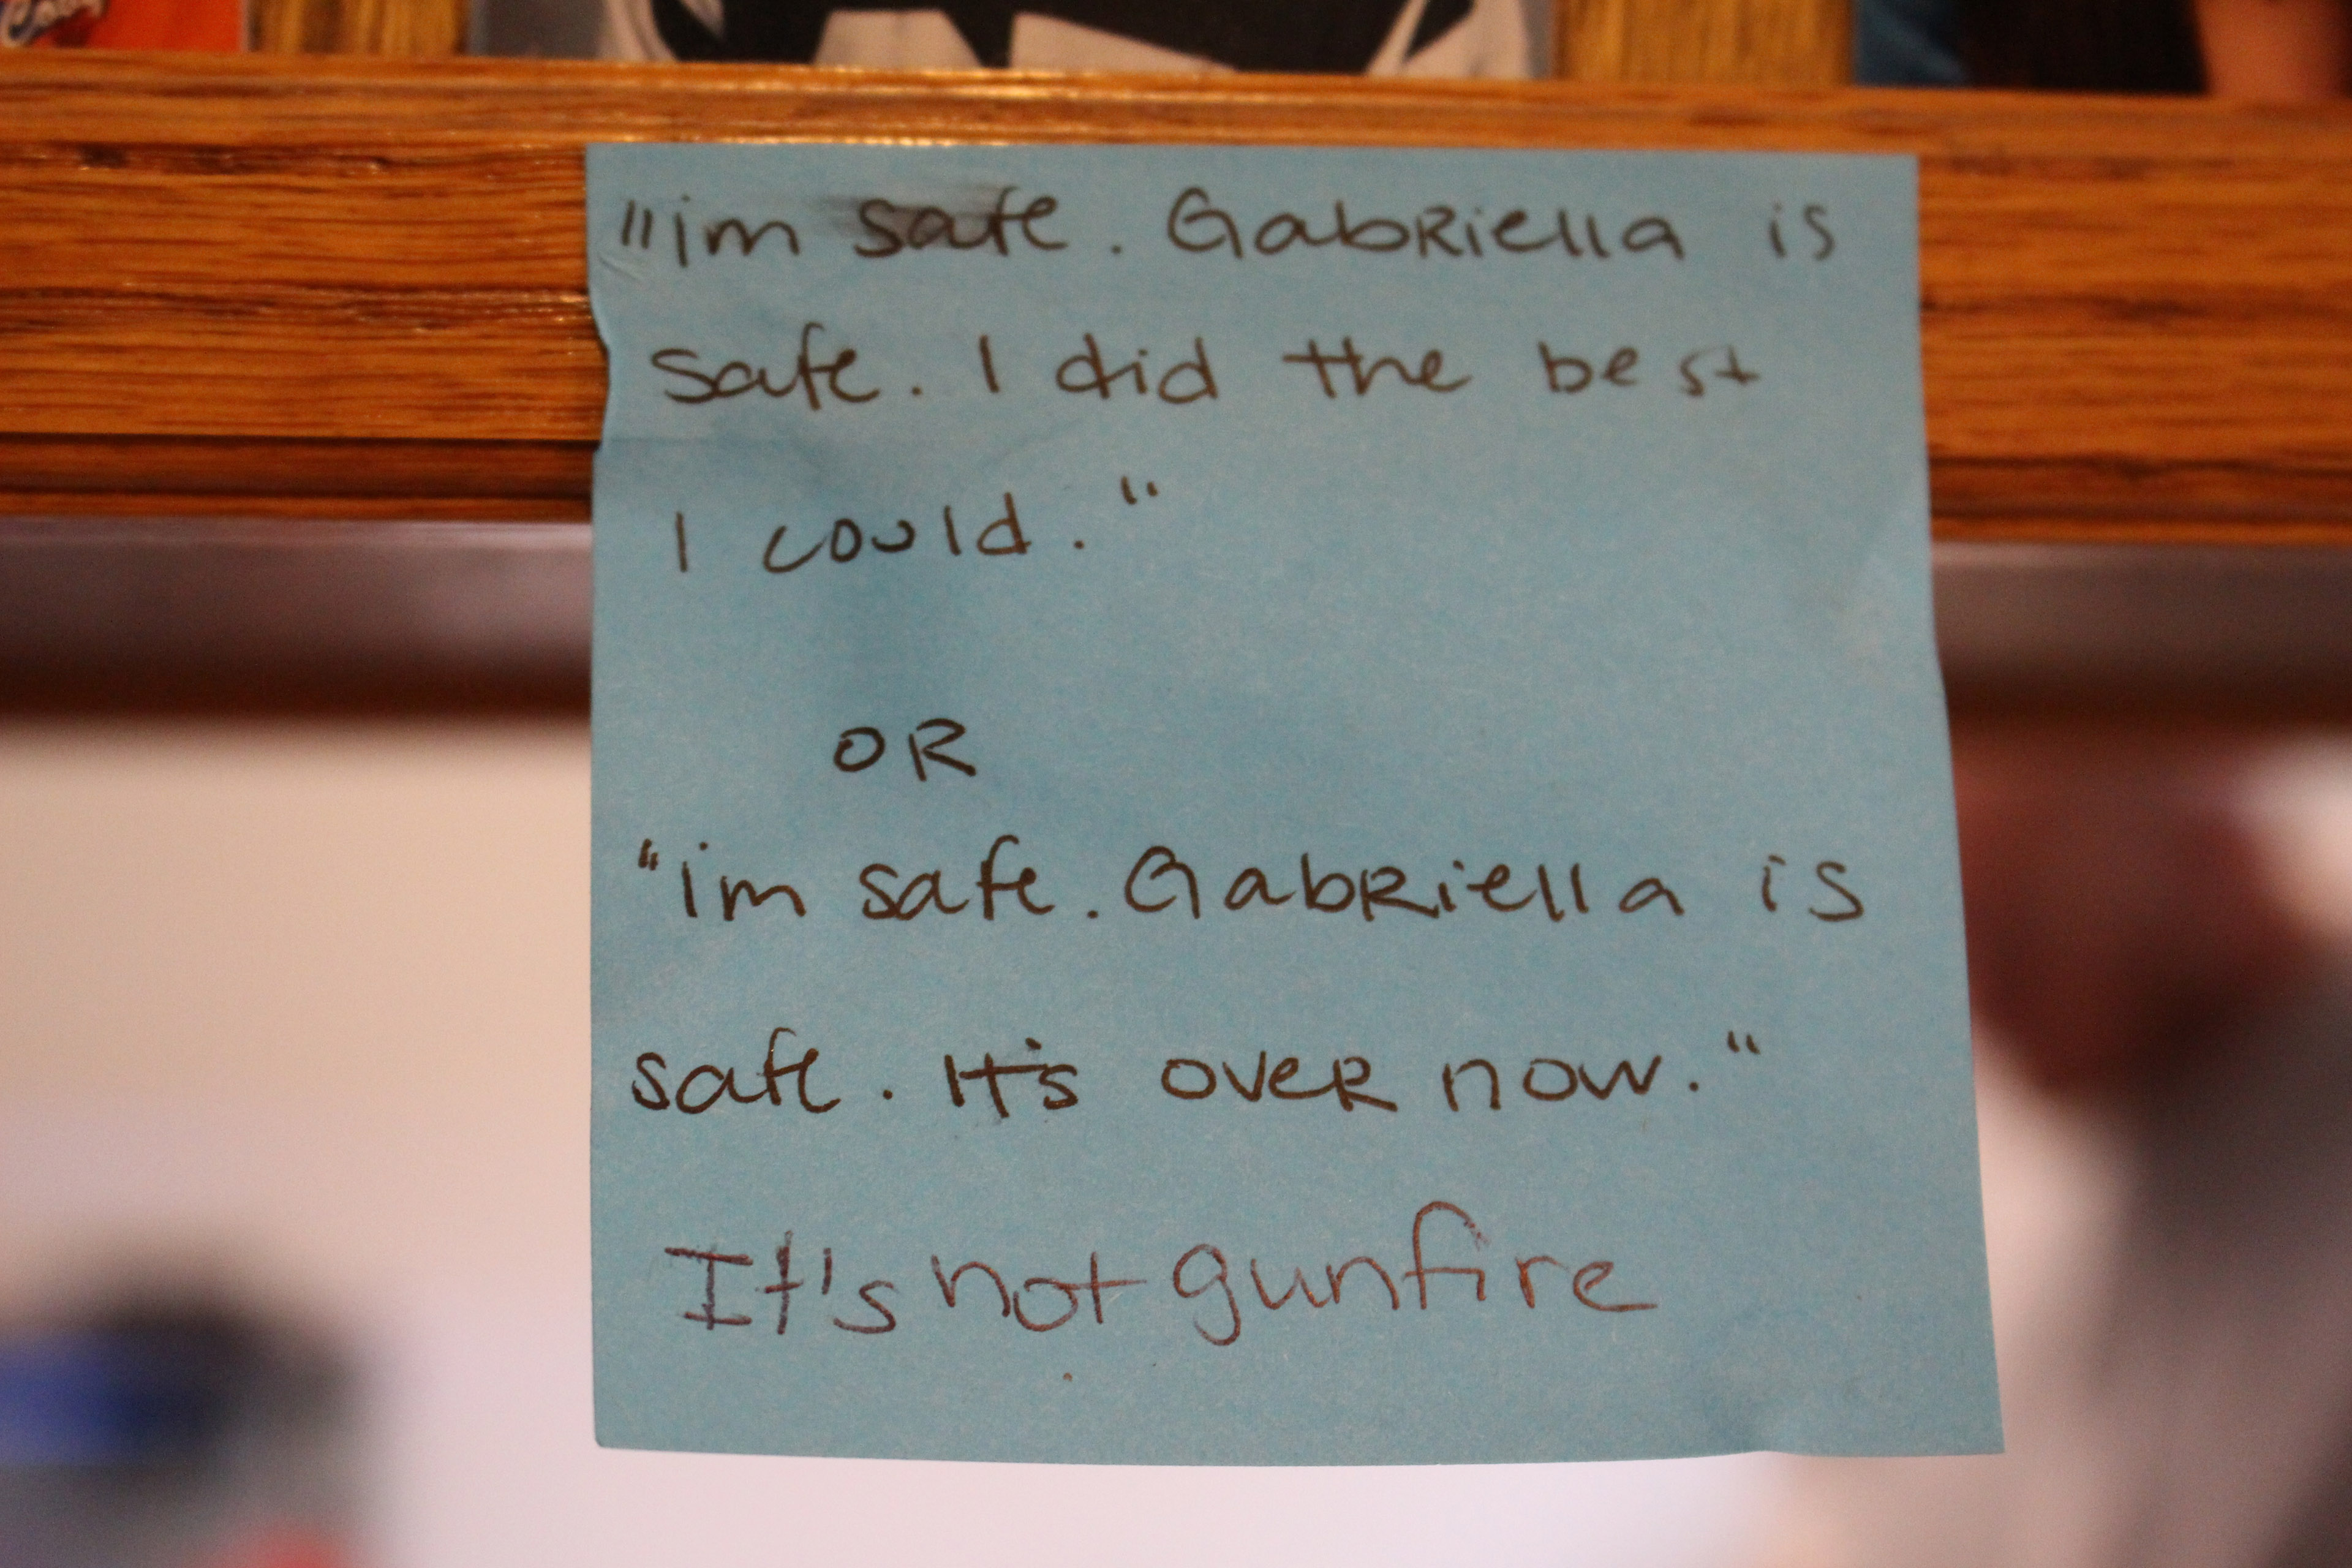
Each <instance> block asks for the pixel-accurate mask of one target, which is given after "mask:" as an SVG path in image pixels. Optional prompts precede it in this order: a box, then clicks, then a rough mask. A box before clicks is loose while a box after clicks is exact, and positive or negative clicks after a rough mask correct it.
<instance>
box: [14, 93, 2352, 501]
mask: <svg viewBox="0 0 2352 1568" xmlns="http://www.w3.org/2000/svg"><path fill="white" fill-rule="evenodd" d="M647 139H658V140H719V139H734V140H749V141H814V140H866V141H871V140H892V141H896V140H923V141H931V140H940V141H1002V142H1048V141H1050V142H1069V141H1080V142H1085V141H1094V142H1286V143H1305V144H1349V145H1399V146H1469V147H1554V148H1581V147H1591V148H1693V149H1722V150H1745V149H1770V150H1802V151H1833V152H1862V153H1916V154H1917V155H1918V156H1919V158H1920V160H1921V174H1920V229H1921V246H1922V274H1923V276H1922V279H1921V283H1922V310H1923V323H1924V333H1925V345H1926V361H1927V409H1928V438H1929V447H1930V451H1931V456H1932V459H1933V468H1932V476H1933V486H1934V496H1935V508H1936V519H1937V532H1938V535H1939V536H1940V537H1945V538H1979V539H2042V540H2100V539H2112V540H2126V539H2128V540H2141V541H2146V540H2180V541H2199V542H2233V541H2234V542H2352V438H2347V437H2352V412H2347V411H2352V109H2347V108H2336V107H2332V106H2329V107H2294V108H2283V107H2256V106H2248V105H2231V104H2224V103H2218V102H2211V101H2190V100H2126V99H2114V98H2110V99H2091V98H2077V97H2063V96H2055V95H2046V96H2023V95H2011V94H1998V93H1937V92H1893V91H1873V90H1855V89H1833V90H1819V91H1806V92H1800V91H1773V90H1766V89H1743V88H1640V87H1626V86H1594V85H1585V84H1575V83H1557V82H1554V83H1528V84H1509V85H1496V84H1469V83H1426V82H1402V81H1394V80H1387V81H1360V80H1329V79H1297V78H1279V77H1223V78H1215V79H1183V78H1108V77H1100V78H1056V77H1045V76H1032V75H1010V74H990V75H979V74H974V75H964V76H946V75H936V76H927V75H914V74H882V73H866V72H847V71H816V70H808V69H798V68H732V67H717V66H686V67H631V66H611V65H599V64H590V63H578V64H557V63H551V62H488V61H457V62H444V63H430V64H427V63H414V62H402V61H391V60H367V59H318V58H309V59H300V60H279V59H268V58H217V57H215V58H203V57H193V56H191V57H137V56H121V57H114V58H105V57H100V56H98V55H80V56H73V55H68V54H64V53H57V52H49V53H36V52H32V51H22V52H17V53H16V54H13V55H12V56H10V57H7V58H0V512H13V513H16V514H18V515H26V514H34V513H42V514H70V513H83V512H131V511H138V512H145V513H149V514H168V515H189V514H197V513H205V512H213V513H226V512H241V513H247V514H256V513H260V514H278V515H289V516H302V515H310V516H320V517H330V516H341V517H371V516H387V517H388V516H408V517H497V518H577V517H582V516H584V515H585V514H586V510H587V494H588V471H589V468H588V465H589V456H590V453H591V451H592V450H593V442H594V440H595V436H596V430H597V424H598V418H599V413H600V408H601V405H602V401H603V397H604V359H603V353H602V350H601V349H600V347H599V345H598V342H597V340H596V336H595V332H594V330H593V326H592V324H591V322H590V320H589V316H588V309H587V299H586V289H585V267H584V247H583V237H582V233H581V228H582V205H583V185H582V165H581V148H582V147H583V144H585V143H587V142H593V141H632V140H647Z"/></svg>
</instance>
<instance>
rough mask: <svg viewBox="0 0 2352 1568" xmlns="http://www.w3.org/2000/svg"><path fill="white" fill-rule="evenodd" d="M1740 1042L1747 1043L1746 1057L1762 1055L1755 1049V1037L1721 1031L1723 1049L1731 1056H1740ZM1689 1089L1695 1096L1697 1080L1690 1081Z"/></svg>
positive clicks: (1736, 1031)
mask: <svg viewBox="0 0 2352 1568" xmlns="http://www.w3.org/2000/svg"><path fill="white" fill-rule="evenodd" d="M1742 1041H1745V1042H1746V1043H1747V1047H1748V1051H1747V1054H1748V1055H1749V1056H1751V1057H1760V1056H1762V1055H1763V1054H1764V1053H1763V1052H1762V1051H1759V1050H1758V1049H1757V1048H1756V1037H1755V1036H1753V1035H1743V1034H1741V1033H1740V1032H1739V1031H1738V1030H1737V1029H1726V1030H1724V1031H1723V1048H1724V1049H1725V1050H1727V1051H1729V1052H1730V1053H1731V1054H1732V1055H1733V1056H1735V1057H1736V1056H1738V1055H1739V1054H1740V1044H1741V1042H1742ZM1690 1087H1691V1092H1692V1093H1693V1094H1696V1093H1697V1092H1698V1079H1691V1080H1690Z"/></svg>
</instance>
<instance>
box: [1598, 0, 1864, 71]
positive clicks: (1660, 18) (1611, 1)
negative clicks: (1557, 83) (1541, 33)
mask: <svg viewBox="0 0 2352 1568" xmlns="http://www.w3.org/2000/svg"><path fill="white" fill-rule="evenodd" d="M1552 74H1553V75H1554V76H1558V77H1562V78H1565V79H1568V80H1570V81H1633V82H1746V83H1750V84H1752V85H1755V86H1758V87H1838V86H1842V85H1843V84H1844V83H1845V82H1847V81H1849V80H1851V79H1853V5H1852V3H1851V0H1557V3H1556V6H1555V10H1554V13H1553V24H1552Z"/></svg>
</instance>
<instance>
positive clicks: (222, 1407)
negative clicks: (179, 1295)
mask: <svg viewBox="0 0 2352 1568" xmlns="http://www.w3.org/2000/svg"><path fill="white" fill-rule="evenodd" d="M349 1404H350V1397H349V1390H348V1387H347V1384H346V1379H345V1377H344V1375H343V1373H342V1371H341V1367H340V1366H339V1365H338V1364H337V1363H336V1362H335V1361H334V1359H333V1358H332V1356H331V1355H330V1354H329V1353H328V1352H326V1351H324V1350H323V1349H321V1348H320V1346H318V1345H316V1344H314V1343H312V1342H310V1341H308V1340H306V1339H304V1338H303V1337H301V1336H300V1335H299V1334H296V1333H294V1332H292V1331H289V1330H287V1329H284V1328H281V1327H278V1326H274V1325H271V1324H268V1323H266V1322H264V1321H260V1320H258V1319H256V1318H254V1317H251V1316H249V1315H247V1314H246V1313H245V1312H243V1311H241V1310H237V1309H236V1308H233V1307H226V1306H221V1305H217V1304H214V1303H211V1302H208V1301H202V1300H198V1301H175V1300H157V1301H154V1302H132V1303H126V1304H123V1305H119V1306H114V1307H110V1308H105V1309H101V1310H95V1311H91V1312H88V1313H83V1314H78V1315H76V1316H73V1317H70V1318H68V1319H65V1320H63V1321H54V1322H50V1323H47V1324H43V1325H40V1326H37V1327H33V1326H27V1327H18V1328H16V1329H14V1330H10V1331H0V1563H5V1564H6V1568H151V1565H152V1568H340V1565H341V1564H343V1563H346V1562H347V1561H349V1553H348V1552H347V1550H346V1548H345V1546H344V1542H347V1541H348V1540H349V1538H350V1535H351V1531H352V1491H353V1489H354V1484H355V1470H354V1457H353V1455H352V1453H351V1451H350V1448H351V1432H350V1428H351V1425H352V1415H351V1411H350V1409H349Z"/></svg>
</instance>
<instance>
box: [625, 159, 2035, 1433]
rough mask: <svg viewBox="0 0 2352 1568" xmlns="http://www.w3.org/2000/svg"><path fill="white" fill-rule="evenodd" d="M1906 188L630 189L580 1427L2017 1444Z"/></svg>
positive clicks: (1535, 182) (1134, 163)
mask: <svg viewBox="0 0 2352 1568" xmlns="http://www.w3.org/2000/svg"><path fill="white" fill-rule="evenodd" d="M1914 179H1915V174H1914V169H1913V166H1912V164H1911V163H1909V161H1907V160H1896V159H1846V158H1815V157H1779V156H1774V157H1692V156H1675V155H1638V156H1636V155H1598V154H1591V155H1575V154H1549V153H1544V154H1537V153H1394V152H1307V151H1295V150H1265V149H1255V150H1244V149H1232V148H1084V149H1080V148H1036V147H988V148H936V147H894V148H878V147H877V148H845V147H793V146H772V147H599V148H596V149H593V151H592V152H591V153H590V157H589V193H590V195H589V217H588V223H589V235H588V239H589V258H590V278H591V283H592V289H593V300H594V305H595V310H596V317H597V321H598V323H599V325H600V327H601V329H602V331H603V333H604V342H605V345H606V349H607V351H608V353H609V356H610V363H611V372H612V392H611V401H610V404H609V405H608V408H607V411H606V416H605V427H604V447H603V449H602V452H601V453H600V455H599V458H598V460H597V468H596V498H595V507H596V659H595V843H594V853H595V868H594V888H595V939H594V940H595V978H594V1007H595V1026H594V1027H595V1052H594V1058H595V1059H594V1075H595V1076H594V1110H593V1115H594V1175H593V1182H594V1223H595V1310H596V1377H597V1424H598V1433H599V1436H600V1437H601V1438H602V1440H603V1441H604V1442H606V1443H608V1444H614V1445H622V1446H628V1447H656V1448H699V1449H719V1450H733V1451H745V1452H767V1453H794V1454H835V1455H866V1456H880V1457H906V1458H970V1459H1006V1460H1058V1461H1077V1462H1105V1463H1129V1464H1132V1463H1142V1464H1326V1463H1428V1462H1451V1461H1504V1460H1551V1459H1586V1458H1630V1457H1636V1456H1664V1455H1680V1454H1701V1453H1713V1452H1720V1451H1726V1450H1736V1449H1743V1448H1752V1447H1771V1448H1784V1449H1791V1450H1801V1451H1809V1452H1827V1453H1872V1454H1905V1453H1929V1452H1952V1451H1979V1450H1983V1449H1987V1448H1991V1447H1998V1446H1999V1442H2000V1421H1999V1414H1998V1405H1997V1400H1996V1395H1995V1390H1994V1381H1993V1363H1992V1346H1991V1338H1990V1324H1989V1320H1988V1315H1987V1306H1986V1293H1985V1274H1984V1252H1983V1241H1982V1235H1981V1228H1980V1220H1979V1207H1978V1198H1977V1171H1976V1152H1975V1149H1976V1145H1975V1133H1974V1121H1973V1114H1972V1109H1971V1101H1970V1096H1969V1058H1968V1041H1967V1032H1966V1017H1965V996H1964V991H1963V980H1962V967H1961V949H1960V923H1959V899H1958V883H1957V875H1956V869H1955V858H1954V849H1953V836H1952V811H1951V800H1950V784H1949V770H1948V759H1947V755H1946V748H1945V739H1944V714H1943V706H1942V696H1941V690H1940V687H1939V685H1938V681H1937V671H1936V666H1935V662H1934V658H1933V650H1932V646H1931V641H1930V630H1929V614H1928V597H1927V505H1926V501H1927V486H1926V471H1925V456H1924V445H1923V436H1922V418H1921V411H1920V396H1919V371H1918V344H1917V316H1916V310H1917V288H1916V241H1915V217H1914V213H1915V201H1914Z"/></svg>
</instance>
